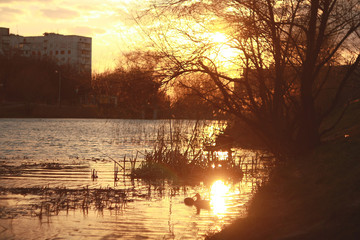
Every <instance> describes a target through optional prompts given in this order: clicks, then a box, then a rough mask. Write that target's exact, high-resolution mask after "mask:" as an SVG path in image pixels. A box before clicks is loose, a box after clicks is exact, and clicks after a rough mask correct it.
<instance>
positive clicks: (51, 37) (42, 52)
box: [0, 28, 92, 74]
mask: <svg viewBox="0 0 360 240" xmlns="http://www.w3.org/2000/svg"><path fill="white" fill-rule="evenodd" d="M91 44H92V39H91V38H90V37H84V36H77V35H62V34H56V33H44V34H43V36H34V37H24V36H19V35H14V34H10V31H9V28H0V55H5V56H15V55H18V56H24V57H32V58H39V59H40V58H41V59H44V58H49V59H52V60H54V61H55V62H56V63H57V64H58V65H59V66H64V65H67V66H70V67H71V68H73V69H75V70H76V71H78V72H79V73H89V74H91Z"/></svg>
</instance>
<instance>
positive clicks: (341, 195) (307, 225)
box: [208, 104, 360, 240]
mask: <svg viewBox="0 0 360 240" xmlns="http://www.w3.org/2000/svg"><path fill="white" fill-rule="evenodd" d="M359 113H360V108H359V104H357V105H356V106H353V111H352V112H351V113H350V115H349V116H348V117H347V119H346V118H345V124H343V125H340V126H339V127H338V128H337V130H336V131H334V132H333V134H332V136H328V139H329V140H327V141H326V142H325V143H323V144H322V145H321V146H319V147H318V148H317V149H315V150H314V151H313V152H312V153H311V154H309V155H307V156H302V157H294V158H292V159H291V160H288V161H286V162H283V163H279V164H278V166H277V167H276V168H275V169H274V170H273V172H272V174H271V176H270V180H269V182H268V183H266V184H264V185H263V186H261V187H259V189H258V191H257V193H256V194H255V196H254V198H253V200H252V202H251V205H250V206H249V208H248V216H247V217H246V218H244V219H239V220H237V221H236V222H234V223H233V224H232V225H230V226H228V227H227V228H225V229H224V230H223V231H221V232H220V233H218V234H215V235H213V236H211V237H208V239H246V240H249V239H256V240H257V239H262V240H264V239H267V240H268V239H286V240H300V239H301V240H303V239H360V126H359V123H360V115H359ZM348 124H350V125H348ZM346 125H347V126H346Z"/></svg>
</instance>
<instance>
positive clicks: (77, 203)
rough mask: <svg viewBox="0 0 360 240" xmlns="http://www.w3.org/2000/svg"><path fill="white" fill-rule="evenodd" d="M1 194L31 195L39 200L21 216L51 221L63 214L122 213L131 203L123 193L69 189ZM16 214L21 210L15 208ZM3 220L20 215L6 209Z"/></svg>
mask: <svg viewBox="0 0 360 240" xmlns="http://www.w3.org/2000/svg"><path fill="white" fill-rule="evenodd" d="M0 194H1V195H3V196H6V195H9V194H14V195H23V196H24V197H25V196H27V195H31V196H32V197H34V196H37V197H38V198H37V200H36V201H35V203H31V204H29V205H28V206H27V209H26V211H23V212H22V213H23V214H25V215H26V213H29V214H30V215H31V216H36V217H39V218H40V219H41V218H43V217H44V216H46V217H50V216H54V215H58V214H59V213H60V212H62V211H65V212H67V213H68V212H69V211H75V210H81V211H82V212H83V213H84V214H87V213H88V212H89V210H95V211H100V212H102V211H103V210H104V209H108V210H116V211H121V210H123V209H124V207H125V205H126V203H127V202H130V201H132V200H131V199H129V198H128V196H127V192H126V190H123V189H112V188H104V189H101V188H100V189H89V188H83V189H67V188H47V187H33V188H0ZM15 210H18V208H16V209H15ZM0 213H1V215H0V218H6V216H12V217H15V216H16V215H18V214H17V213H15V212H13V214H12V215H11V214H10V211H9V210H6V209H5V208H3V209H2V211H0Z"/></svg>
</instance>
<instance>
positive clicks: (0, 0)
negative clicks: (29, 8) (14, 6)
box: [0, 0, 52, 4]
mask: <svg viewBox="0 0 360 240" xmlns="http://www.w3.org/2000/svg"><path fill="white" fill-rule="evenodd" d="M18 2H27V3H29V2H48V3H49V2H52V0H0V4H6V3H18Z"/></svg>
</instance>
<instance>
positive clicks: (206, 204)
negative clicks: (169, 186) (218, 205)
mask: <svg viewBox="0 0 360 240" xmlns="http://www.w3.org/2000/svg"><path fill="white" fill-rule="evenodd" d="M194 198H195V200H194ZM184 203H185V205H187V206H195V207H196V210H197V214H199V213H200V210H201V209H205V210H210V201H208V200H204V199H201V197H200V194H199V193H197V194H196V195H195V196H194V197H187V198H185V199H184Z"/></svg>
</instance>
